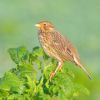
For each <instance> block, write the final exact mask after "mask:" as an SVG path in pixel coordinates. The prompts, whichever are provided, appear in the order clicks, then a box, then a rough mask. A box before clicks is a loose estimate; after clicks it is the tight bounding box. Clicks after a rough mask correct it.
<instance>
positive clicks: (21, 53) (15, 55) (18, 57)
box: [8, 47, 29, 64]
mask: <svg viewBox="0 0 100 100" xmlns="http://www.w3.org/2000/svg"><path fill="white" fill-rule="evenodd" d="M8 52H9V54H10V57H11V59H12V60H13V61H14V62H15V63H16V64H20V63H21V62H25V61H26V60H28V57H29V52H28V51H27V49H26V48H25V47H19V48H10V49H9V50H8Z"/></svg>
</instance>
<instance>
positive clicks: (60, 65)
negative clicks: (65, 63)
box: [50, 62, 62, 80]
mask: <svg viewBox="0 0 100 100" xmlns="http://www.w3.org/2000/svg"><path fill="white" fill-rule="evenodd" d="M61 68H62V62H59V63H58V66H57V68H56V70H55V71H54V72H52V73H51V74H50V80H51V79H52V78H53V77H54V76H55V74H56V72H57V71H58V70H60V69H61Z"/></svg>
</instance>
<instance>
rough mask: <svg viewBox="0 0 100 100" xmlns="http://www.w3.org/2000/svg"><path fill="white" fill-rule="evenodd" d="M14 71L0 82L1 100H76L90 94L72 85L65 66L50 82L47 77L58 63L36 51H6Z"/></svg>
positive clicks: (77, 85) (36, 49)
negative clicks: (13, 65)
mask: <svg viewBox="0 0 100 100" xmlns="http://www.w3.org/2000/svg"><path fill="white" fill-rule="evenodd" d="M9 54H10V56H11V59H12V60H13V61H14V62H15V64H16V67H15V68H13V69H11V70H10V71H8V72H6V73H5V75H4V76H3V77H2V78H1V79H0V100H55V99H57V100H75V99H76V98H77V97H78V96H79V95H80V94H86V95H88V94H89V91H88V90H87V88H85V87H84V86H82V85H80V84H77V83H75V82H74V77H73V73H71V74H69V73H70V72H69V70H68V69H67V67H66V66H63V70H62V72H57V74H56V75H55V77H54V78H53V79H52V80H51V81H50V80H49V75H50V73H51V71H52V70H54V69H55V68H56V66H57V62H56V61H55V60H54V59H52V58H49V57H48V56H47V55H45V53H44V52H43V50H42V49H41V48H39V47H35V48H34V49H33V51H32V52H31V53H30V52H29V51H28V50H27V49H26V48H25V47H19V48H11V49H9Z"/></svg>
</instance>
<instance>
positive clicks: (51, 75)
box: [50, 72, 55, 81]
mask: <svg viewBox="0 0 100 100" xmlns="http://www.w3.org/2000/svg"><path fill="white" fill-rule="evenodd" d="M54 76H55V72H52V73H51V74H50V81H51V79H52V78H53V77H54Z"/></svg>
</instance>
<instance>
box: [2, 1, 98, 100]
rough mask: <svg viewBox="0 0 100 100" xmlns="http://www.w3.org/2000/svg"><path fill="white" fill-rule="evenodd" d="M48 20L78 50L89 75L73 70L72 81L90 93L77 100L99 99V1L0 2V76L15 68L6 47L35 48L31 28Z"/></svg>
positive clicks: (36, 41) (34, 31)
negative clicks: (74, 79)
mask: <svg viewBox="0 0 100 100" xmlns="http://www.w3.org/2000/svg"><path fill="white" fill-rule="evenodd" d="M41 20H48V21H51V22H52V23H54V25H55V26H56V28H57V30H59V31H60V32H62V34H64V35H65V36H67V37H68V38H69V39H70V40H71V41H72V42H73V43H74V45H76V47H77V48H78V51H79V53H80V57H81V59H82V61H83V62H84V63H85V64H86V65H87V67H88V69H89V70H90V72H91V73H92V77H93V80H91V81H90V80H89V79H88V78H87V77H86V76H85V75H84V73H82V71H80V70H79V69H76V68H74V69H73V70H75V74H76V76H77V79H76V81H77V82H79V83H81V84H83V85H84V86H86V87H87V88H88V89H89V90H90V95H89V96H83V97H81V98H79V100H100V0H0V77H2V76H3V74H4V73H5V72H6V71H7V70H9V69H11V68H12V67H15V65H14V63H13V62H12V61H11V59H10V57H9V54H8V52H7V50H8V48H12V47H18V46H26V47H27V48H28V49H29V50H32V48H33V47H35V46H39V42H38V37H37V30H36V28H35V27H34V25H35V24H36V23H37V22H39V21H41Z"/></svg>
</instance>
